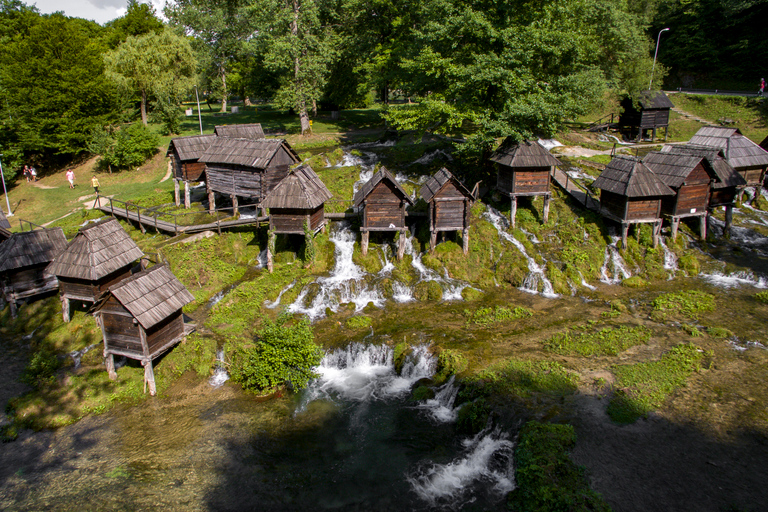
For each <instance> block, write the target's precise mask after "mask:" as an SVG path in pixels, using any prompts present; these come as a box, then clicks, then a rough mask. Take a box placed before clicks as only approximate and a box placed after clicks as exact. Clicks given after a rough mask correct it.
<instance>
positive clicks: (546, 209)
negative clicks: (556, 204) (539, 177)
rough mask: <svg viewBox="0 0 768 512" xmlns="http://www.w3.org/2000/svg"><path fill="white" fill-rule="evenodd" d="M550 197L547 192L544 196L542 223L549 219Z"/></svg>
mask: <svg viewBox="0 0 768 512" xmlns="http://www.w3.org/2000/svg"><path fill="white" fill-rule="evenodd" d="M551 197H552V196H550V195H549V194H547V195H545V196H544V224H546V223H547V220H549V200H550V199H551Z"/></svg>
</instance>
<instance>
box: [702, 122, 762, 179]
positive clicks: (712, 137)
mask: <svg viewBox="0 0 768 512" xmlns="http://www.w3.org/2000/svg"><path fill="white" fill-rule="evenodd" d="M689 142H690V143H691V144H700V145H702V146H709V147H712V148H720V149H722V150H723V151H724V154H725V159H726V160H728V163H729V164H731V165H732V166H733V167H734V168H736V169H743V168H746V167H761V166H765V165H768V151H766V150H765V149H763V148H761V147H760V146H758V145H757V144H755V143H754V142H752V141H751V140H749V139H748V138H747V137H745V136H744V135H742V134H741V132H740V131H739V129H738V128H728V127H726V126H704V127H702V128H700V129H699V131H697V132H696V135H694V136H693V137H691V140H690V141H689Z"/></svg>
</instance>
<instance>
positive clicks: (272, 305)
mask: <svg viewBox="0 0 768 512" xmlns="http://www.w3.org/2000/svg"><path fill="white" fill-rule="evenodd" d="M294 286H296V280H295V279H294V280H293V281H291V282H290V284H289V285H288V286H286V287H285V288H283V289H282V290H280V293H279V294H278V295H277V298H276V299H275V300H265V301H264V307H265V308H268V309H275V308H276V307H277V306H279V305H280V301H281V300H282V299H283V294H284V293H285V292H287V291H288V290H290V289H291V288H293V287H294Z"/></svg>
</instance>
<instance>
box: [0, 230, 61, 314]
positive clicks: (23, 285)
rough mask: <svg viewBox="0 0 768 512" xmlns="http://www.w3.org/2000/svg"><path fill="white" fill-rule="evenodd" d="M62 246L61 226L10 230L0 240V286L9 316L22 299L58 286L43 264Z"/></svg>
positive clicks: (50, 259) (59, 250)
mask: <svg viewBox="0 0 768 512" xmlns="http://www.w3.org/2000/svg"><path fill="white" fill-rule="evenodd" d="M66 248H67V239H66V237H65V236H64V231H62V229H61V228H55V229H38V230H35V231H22V232H21V233H13V234H12V235H11V237H10V238H8V239H7V240H6V241H5V242H3V243H2V244H0V287H1V288H2V292H3V297H4V298H5V301H6V302H7V303H9V304H10V306H11V316H13V317H16V311H17V308H18V303H19V302H21V301H22V300H24V299H28V298H30V297H34V296H36V295H42V294H45V293H48V292H52V291H55V290H56V289H58V286H59V283H58V281H57V280H56V276H54V275H51V274H49V273H48V272H46V267H47V266H48V264H49V263H50V262H51V261H52V260H53V259H54V258H55V257H56V256H58V255H59V253H61V252H62V251H63V250H64V249H66Z"/></svg>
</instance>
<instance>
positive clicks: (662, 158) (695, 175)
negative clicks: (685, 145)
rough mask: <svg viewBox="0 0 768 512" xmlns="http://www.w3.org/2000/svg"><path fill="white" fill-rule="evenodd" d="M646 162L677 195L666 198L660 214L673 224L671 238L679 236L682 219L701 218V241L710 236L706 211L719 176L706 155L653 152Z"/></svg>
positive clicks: (649, 154)
mask: <svg viewBox="0 0 768 512" xmlns="http://www.w3.org/2000/svg"><path fill="white" fill-rule="evenodd" d="M643 163H644V164H645V165H646V166H647V167H648V168H649V169H651V170H652V171H653V172H654V173H655V174H656V176H658V177H659V178H660V179H661V181H663V182H664V184H665V185H667V186H668V187H670V188H671V189H672V190H674V191H675V195H674V196H672V197H669V198H664V200H663V201H662V203H661V211H662V213H663V214H664V215H668V216H669V217H670V218H671V221H672V238H673V239H674V238H676V237H677V228H678V226H679V225H680V220H681V219H684V218H690V217H699V222H700V227H701V228H700V229H701V238H706V236H707V211H708V207H709V194H710V190H711V185H712V183H713V182H715V181H720V178H719V177H718V175H717V173H716V172H715V170H714V168H713V167H712V165H711V164H710V162H709V160H707V159H706V158H705V157H703V156H697V155H689V154H680V153H663V152H661V151H653V152H651V153H648V154H647V155H645V157H644V158H643Z"/></svg>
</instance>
